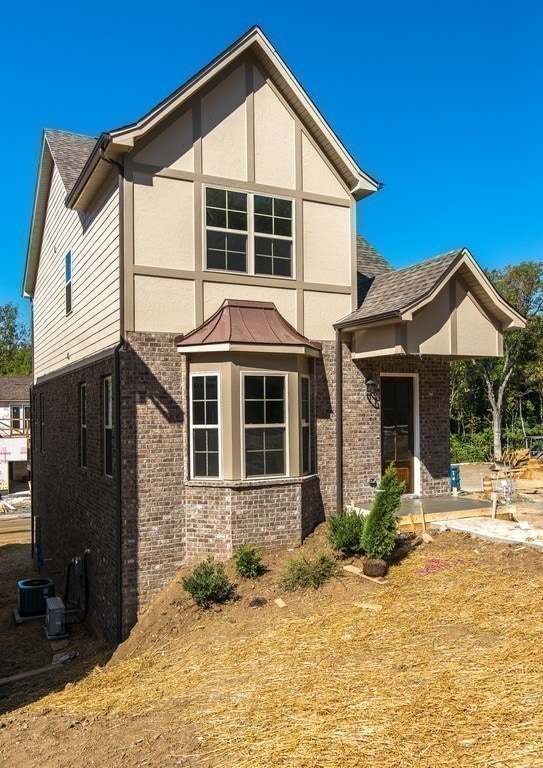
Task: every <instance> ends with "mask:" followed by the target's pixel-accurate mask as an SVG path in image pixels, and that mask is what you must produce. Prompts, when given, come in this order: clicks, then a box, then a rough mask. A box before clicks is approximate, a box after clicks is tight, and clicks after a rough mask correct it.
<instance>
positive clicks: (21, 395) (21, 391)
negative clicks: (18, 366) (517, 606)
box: [0, 376, 32, 403]
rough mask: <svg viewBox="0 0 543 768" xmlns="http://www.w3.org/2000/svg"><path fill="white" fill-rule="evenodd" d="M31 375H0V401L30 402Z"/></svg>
mask: <svg viewBox="0 0 543 768" xmlns="http://www.w3.org/2000/svg"><path fill="white" fill-rule="evenodd" d="M31 384H32V376H0V401H2V402H10V403H28V402H30V385H31Z"/></svg>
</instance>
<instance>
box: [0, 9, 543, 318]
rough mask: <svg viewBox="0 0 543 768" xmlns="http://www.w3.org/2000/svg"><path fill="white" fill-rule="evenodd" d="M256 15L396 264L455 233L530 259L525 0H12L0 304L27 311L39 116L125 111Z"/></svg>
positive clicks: (529, 50)
mask: <svg viewBox="0 0 543 768" xmlns="http://www.w3.org/2000/svg"><path fill="white" fill-rule="evenodd" d="M331 11H334V12H335V14H336V16H335V18H332V17H331V15H330V12H331ZM253 24H259V25H260V26H261V27H262V29H263V30H264V32H265V33H266V34H267V36H268V37H269V38H270V40H271V42H272V44H273V45H274V46H275V47H276V49H277V51H278V52H279V54H280V55H281V56H282V57H283V59H284V60H285V61H286V63H287V64H288V65H289V67H290V68H291V70H292V71H293V72H294V74H295V75H296V77H297V78H298V80H299V81H300V82H301V84H302V85H303V87H304V88H305V89H306V91H307V92H308V94H309V95H310V97H311V98H312V99H313V100H314V101H315V102H316V104H317V106H318V107H319V109H320V110H321V112H322V113H323V114H324V116H325V117H326V118H327V120H328V121H329V123H330V124H331V126H332V128H333V129H334V130H335V131H336V133H337V134H338V135H339V137H340V138H341V139H342V141H343V142H344V144H345V145H346V147H347V148H348V150H349V151H350V152H351V154H352V155H353V156H354V157H355V159H356V160H357V161H358V162H359V164H360V165H361V166H362V168H364V169H365V170H366V171H368V172H369V173H370V174H372V175H373V176H374V177H376V178H377V179H378V180H379V181H381V182H383V184H384V188H383V189H382V190H381V191H380V192H379V193H377V194H375V195H373V196H372V197H371V198H370V199H369V200H368V201H366V202H365V203H363V204H362V205H361V206H359V225H358V228H359V231H360V232H361V233H362V234H364V235H365V236H366V237H367V238H368V239H369V240H370V241H371V242H372V243H373V244H374V245H375V246H376V247H377V249H378V250H380V251H381V252H382V253H383V255H385V256H386V257H387V258H388V259H389V261H391V262H392V264H393V265H394V266H396V267H400V266H404V265H406V264H410V263H413V262H416V261H419V260H422V259H424V258H428V257H430V256H433V255H436V254H438V253H441V252H443V251H447V250H449V249H451V248H454V247H457V246H461V245H466V246H468V247H469V248H470V250H471V251H472V253H473V254H474V255H475V257H476V259H477V260H478V261H479V263H480V264H481V265H482V266H484V267H501V266H504V265H505V264H507V263H517V262H519V261H523V260H538V261H539V260H541V259H543V191H542V182H543V130H542V129H543V77H542V74H543V46H542V45H541V39H542V36H543V3H541V2H540V0H517V2H515V3H511V2H510V1H509V2H504V1H503V0H493V2H492V3H491V2H489V1H486V0H485V1H483V0H471V1H469V2H468V0H455V1H454V2H451V1H450V0H410V2H407V0H405V1H400V0H358V2H345V3H340V4H338V5H335V4H330V3H326V4H324V3H322V4H318V3H315V2H312V3H310V2H306V0H299V2H297V3H289V4H285V3H280V4H277V3H270V4H267V5H266V4H264V3H260V4H256V3H254V2H244V0H238V2H237V3H235V4H231V3H224V2H215V0H208V2H206V3H198V4H190V5H189V4H187V3H183V2H160V0H159V1H158V2H155V3H153V4H149V3H145V4H144V3H141V2H139V0H135V1H134V2H132V3H130V4H128V5H119V4H111V5H105V6H104V5H100V4H97V5H88V4H85V5H81V4H75V3H73V2H70V3H67V2H65V1H64V0H59V1H58V2H55V3H53V4H51V3H43V2H41V1H40V2H36V0H30V2H27V3H25V4H24V5H21V6H20V8H19V9H17V8H15V6H14V4H11V6H10V7H9V8H8V10H7V12H6V11H4V12H3V24H2V29H1V30H0V63H1V65H2V73H3V78H2V81H3V82H2V91H3V93H2V97H3V105H4V106H3V109H2V113H3V119H2V120H1V121H0V134H1V140H2V146H3V150H4V157H3V167H4V184H3V185H2V187H1V188H0V197H1V201H0V202H1V204H0V218H1V225H2V226H1V231H2V241H1V251H0V254H1V260H2V280H1V281H0V303H4V302H6V301H15V302H16V303H18V304H19V305H20V306H21V308H22V310H23V316H24V317H25V318H28V316H29V312H28V306H27V305H28V302H27V301H24V300H22V299H21V298H20V294H21V282H22V274H23V269H24V260H25V255H26V245H27V239H28V229H29V223H30V215H31V209H32V200H33V194H34V186H35V180H36V171H37V162H38V153H39V147H40V141H41V131H42V129H43V128H44V127H47V128H60V129H65V130H70V131H75V132H79V133H85V134H89V135H98V134H99V133H100V132H101V131H107V130H110V129H113V128H116V127H118V126H120V125H123V124H126V123H129V122H132V121H133V120H135V119H137V118H138V117H140V116H141V115H142V114H144V113H145V112H146V111H147V110H148V109H149V108H151V107H152V106H153V105H154V104H156V103H157V102H158V101H160V100H161V99H162V98H164V97H165V96H166V95H167V94H168V93H170V92H171V91H173V90H174V89H175V88H176V87H178V86H179V85H180V84H181V83H182V82H184V81H185V80H186V79H187V78H188V77H190V76H191V75H192V74H193V73H194V72H196V71H197V70H198V69H199V68H200V67H202V66H204V65H205V64H207V63H208V61H209V60H210V59H212V58H213V57H214V56H216V55H217V54H218V53H220V52H221V51H222V50H223V49H224V48H226V47H227V46H228V45H229V44H230V43H232V42H233V41H234V40H235V39H236V38H237V37H239V36H240V35H241V34H243V33H244V32H245V31H246V30H247V29H248V28H249V27H250V26H252V25H253Z"/></svg>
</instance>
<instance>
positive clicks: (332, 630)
mask: <svg viewBox="0 0 543 768" xmlns="http://www.w3.org/2000/svg"><path fill="white" fill-rule="evenodd" d="M323 544H324V535H323V532H322V531H321V532H320V533H317V535H316V536H314V537H312V539H311V541H310V542H309V543H308V545H307V547H306V549H311V548H313V549H320V548H322V546H323ZM290 556H292V553H281V554H279V555H277V556H270V557H268V558H267V560H266V562H267V565H268V567H269V571H268V573H267V574H266V575H265V576H264V577H262V579H261V580H259V582H257V583H256V585H252V584H249V583H246V582H243V583H242V582H241V580H240V579H239V578H238V580H237V581H238V584H239V588H238V595H239V599H238V600H237V601H234V602H232V603H230V604H228V605H225V606H223V607H222V609H221V610H220V611H214V610H210V611H206V612H203V611H201V610H200V609H197V608H196V607H194V606H192V605H191V604H190V603H189V602H188V601H187V600H186V599H185V598H183V593H182V589H181V587H180V585H179V580H178V579H177V580H176V581H175V582H174V583H172V584H171V585H170V586H169V587H168V588H167V589H166V590H165V591H164V593H162V594H161V595H160V596H159V597H158V598H157V600H156V601H155V603H154V604H153V606H151V608H150V609H149V611H148V612H147V614H146V615H145V616H144V617H143V619H142V621H141V622H140V625H139V626H138V627H137V628H136V629H135V631H134V632H133V634H132V636H131V637H130V638H129V640H128V641H127V642H126V643H125V644H124V646H121V647H120V648H119V649H118V651H117V652H116V654H115V655H114V656H113V658H112V659H111V660H110V661H109V663H108V664H106V665H105V666H104V667H103V668H95V669H94V671H92V672H91V673H90V674H89V675H88V676H87V677H86V678H84V679H82V680H80V681H79V682H77V683H76V684H75V685H73V686H68V687H67V688H66V689H64V690H61V691H59V692H56V693H52V694H49V695H48V696H46V697H45V698H41V699H40V700H37V701H35V702H34V703H33V704H31V705H30V706H27V707H26V708H24V709H19V710H16V711H13V712H11V713H8V714H6V715H5V716H4V717H3V718H0V719H2V721H3V723H4V725H5V727H4V728H3V729H2V730H1V731H0V744H1V746H0V765H17V766H19V768H27V767H28V768H30V766H38V765H40V766H43V765H47V766H48V767H51V768H56V767H57V766H63V768H70V766H72V765H73V766H75V765H80V764H81V762H82V761H83V762H85V763H86V764H89V765H101V766H112V767H113V766H151V767H152V768H154V767H156V768H158V766H161V767H164V766H174V765H183V766H202V767H203V766H206V767H209V768H219V766H221V767H222V766H224V768H227V767H228V768H233V767H235V768H272V767H273V768H276V767H277V766H292V768H335V767H336V766H337V767H339V766H359V767H360V768H365V766H368V767H369V766H372V767H374V766H386V767H387V768H400V767H402V768H404V767H405V768H407V767H409V768H411V767H412V766H418V767H420V768H451V766H462V767H465V768H468V767H469V768H476V767H477V766H485V767H487V766H488V767H490V766H491V767H492V768H522V767H523V766H526V768H527V767H528V766H530V767H532V766H543V649H542V644H543V613H542V605H541V595H542V593H543V559H542V556H541V555H540V554H539V553H537V552H534V551H533V550H530V549H526V548H522V547H515V548H511V547H505V546H499V545H494V544H489V543H484V542H481V541H475V540H473V539H470V538H468V537H465V536H459V535H456V534H453V533H450V532H447V533H443V534H440V535H439V536H437V537H436V538H435V541H434V543H431V544H427V545H422V546H421V547H419V548H418V549H416V550H415V551H414V552H412V553H411V555H410V556H409V557H408V558H407V559H405V560H403V561H402V562H401V563H399V564H398V565H396V566H394V567H393V568H392V569H391V571H390V574H389V581H388V584H387V585H386V586H378V585H376V584H374V583H372V582H369V581H367V580H364V579H361V578H360V577H359V576H356V575H352V574H346V575H345V576H344V577H343V578H341V579H336V580H333V581H332V582H330V583H329V584H327V585H326V586H325V587H324V588H323V589H321V590H319V591H318V592H313V591H312V592H306V593H293V594H284V593H283V594H281V593H280V592H279V591H278V587H277V582H278V580H279V577H280V575H281V573H280V572H281V571H282V569H284V565H285V562H286V559H287V558H288V557H290ZM279 596H281V597H282V598H283V599H284V601H285V602H286V604H287V605H286V607H285V608H279V607H277V605H276V604H275V602H274V599H275V598H276V597H279ZM255 597H260V598H261V599H260V601H257V602H258V603H259V604H260V605H261V607H251V605H250V602H251V601H253V602H254V598H255ZM2 760H3V762H2Z"/></svg>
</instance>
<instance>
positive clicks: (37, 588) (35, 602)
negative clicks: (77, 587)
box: [17, 579, 55, 616]
mask: <svg viewBox="0 0 543 768" xmlns="http://www.w3.org/2000/svg"><path fill="white" fill-rule="evenodd" d="M17 586H18V588H19V605H18V609H19V615H20V616H43V614H44V613H45V601H46V600H47V598H48V597H53V596H54V594H55V583H54V581H53V579H22V580H21V581H18V582H17Z"/></svg>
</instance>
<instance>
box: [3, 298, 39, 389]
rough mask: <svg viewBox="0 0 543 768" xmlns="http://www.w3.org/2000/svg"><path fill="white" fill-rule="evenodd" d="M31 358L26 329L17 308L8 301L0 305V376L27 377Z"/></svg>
mask: <svg viewBox="0 0 543 768" xmlns="http://www.w3.org/2000/svg"><path fill="white" fill-rule="evenodd" d="M31 371H32V356H31V351H30V339H29V333H28V329H27V328H26V326H25V324H24V323H23V321H22V320H21V319H20V317H19V308H18V307H17V306H16V305H15V304H13V303H12V302H11V301H8V303H7V304H3V305H0V376H28V375H29V374H30V373H31Z"/></svg>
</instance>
